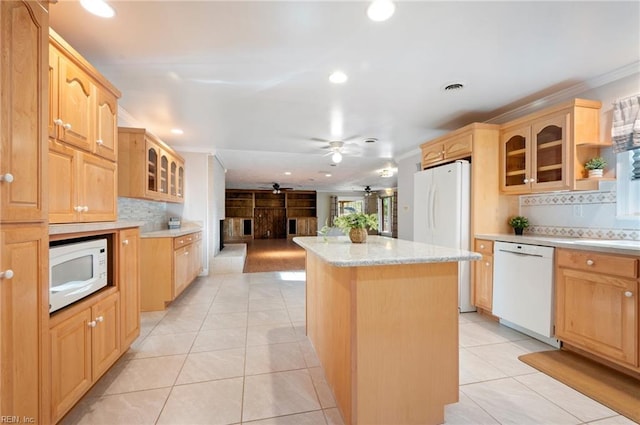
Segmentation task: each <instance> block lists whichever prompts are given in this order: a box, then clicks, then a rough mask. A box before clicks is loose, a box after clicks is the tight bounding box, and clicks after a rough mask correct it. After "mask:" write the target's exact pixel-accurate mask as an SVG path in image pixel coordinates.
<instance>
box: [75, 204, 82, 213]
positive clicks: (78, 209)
mask: <svg viewBox="0 0 640 425" xmlns="http://www.w3.org/2000/svg"><path fill="white" fill-rule="evenodd" d="M73 209H74V210H75V211H78V212H82V206H80V205H77V206H75V207H73Z"/></svg>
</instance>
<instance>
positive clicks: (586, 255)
mask: <svg viewBox="0 0 640 425" xmlns="http://www.w3.org/2000/svg"><path fill="white" fill-rule="evenodd" d="M556 260H557V261H556V262H557V269H556V328H555V331H556V337H557V338H558V339H560V340H561V341H562V342H563V343H566V344H569V345H571V346H574V347H577V348H579V349H582V350H584V351H586V352H589V353H591V354H593V355H596V356H598V357H601V358H604V359H606V360H608V361H611V362H614V363H616V364H619V365H622V366H624V367H626V368H630V369H632V370H634V371H636V372H638V371H640V367H639V366H640V358H639V353H638V342H639V341H638V329H639V327H640V316H639V315H638V288H639V280H638V262H639V261H640V260H639V259H638V258H637V257H629V256H622V255H611V254H603V253H597V252H588V251H578V250H569V249H558V250H557V251H556Z"/></svg>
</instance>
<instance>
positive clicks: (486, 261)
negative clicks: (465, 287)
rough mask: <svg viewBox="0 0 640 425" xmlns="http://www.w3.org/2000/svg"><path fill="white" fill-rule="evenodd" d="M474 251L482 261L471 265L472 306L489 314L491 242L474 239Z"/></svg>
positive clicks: (491, 300)
mask: <svg viewBox="0 0 640 425" xmlns="http://www.w3.org/2000/svg"><path fill="white" fill-rule="evenodd" d="M474 251H476V252H479V253H480V254H482V259H481V260H480V261H476V262H474V263H473V274H474V279H473V282H474V287H473V289H474V291H473V299H474V305H475V306H476V307H478V308H481V309H483V310H485V311H486V312H488V313H491V309H492V304H493V241H490V240H485V239H476V241H475V249H474Z"/></svg>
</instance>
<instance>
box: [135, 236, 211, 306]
mask: <svg viewBox="0 0 640 425" xmlns="http://www.w3.org/2000/svg"><path fill="white" fill-rule="evenodd" d="M140 265H141V277H140V278H141V289H140V308H141V310H142V311H157V310H164V309H165V308H166V305H167V304H168V303H170V302H171V301H173V300H174V299H176V298H177V297H178V296H179V295H180V294H181V293H182V291H184V290H185V289H186V288H187V287H188V286H189V284H190V283H191V282H193V280H194V279H195V278H196V277H198V275H199V274H200V272H201V271H202V232H194V233H189V234H186V235H184V236H177V237H145V238H142V239H141V248H140Z"/></svg>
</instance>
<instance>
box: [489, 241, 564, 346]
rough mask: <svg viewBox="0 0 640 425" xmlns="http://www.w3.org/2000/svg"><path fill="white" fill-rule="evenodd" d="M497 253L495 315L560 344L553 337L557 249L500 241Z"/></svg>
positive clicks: (543, 338)
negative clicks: (554, 262) (555, 251)
mask: <svg viewBox="0 0 640 425" xmlns="http://www.w3.org/2000/svg"><path fill="white" fill-rule="evenodd" d="M493 252H494V268H493V311H492V312H493V314H494V315H495V316H497V317H499V318H500V323H502V324H504V325H506V326H509V327H511V328H514V329H516V330H518V331H520V332H523V333H525V334H528V335H530V336H532V337H534V338H536V339H539V340H541V341H543V342H545V343H547V344H550V345H553V346H555V347H557V346H559V343H558V341H557V340H556V339H554V338H553V309H554V294H553V287H554V285H553V253H554V248H552V247H548V246H538V245H527V244H521V243H510V242H496V243H495V244H494V250H493Z"/></svg>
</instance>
